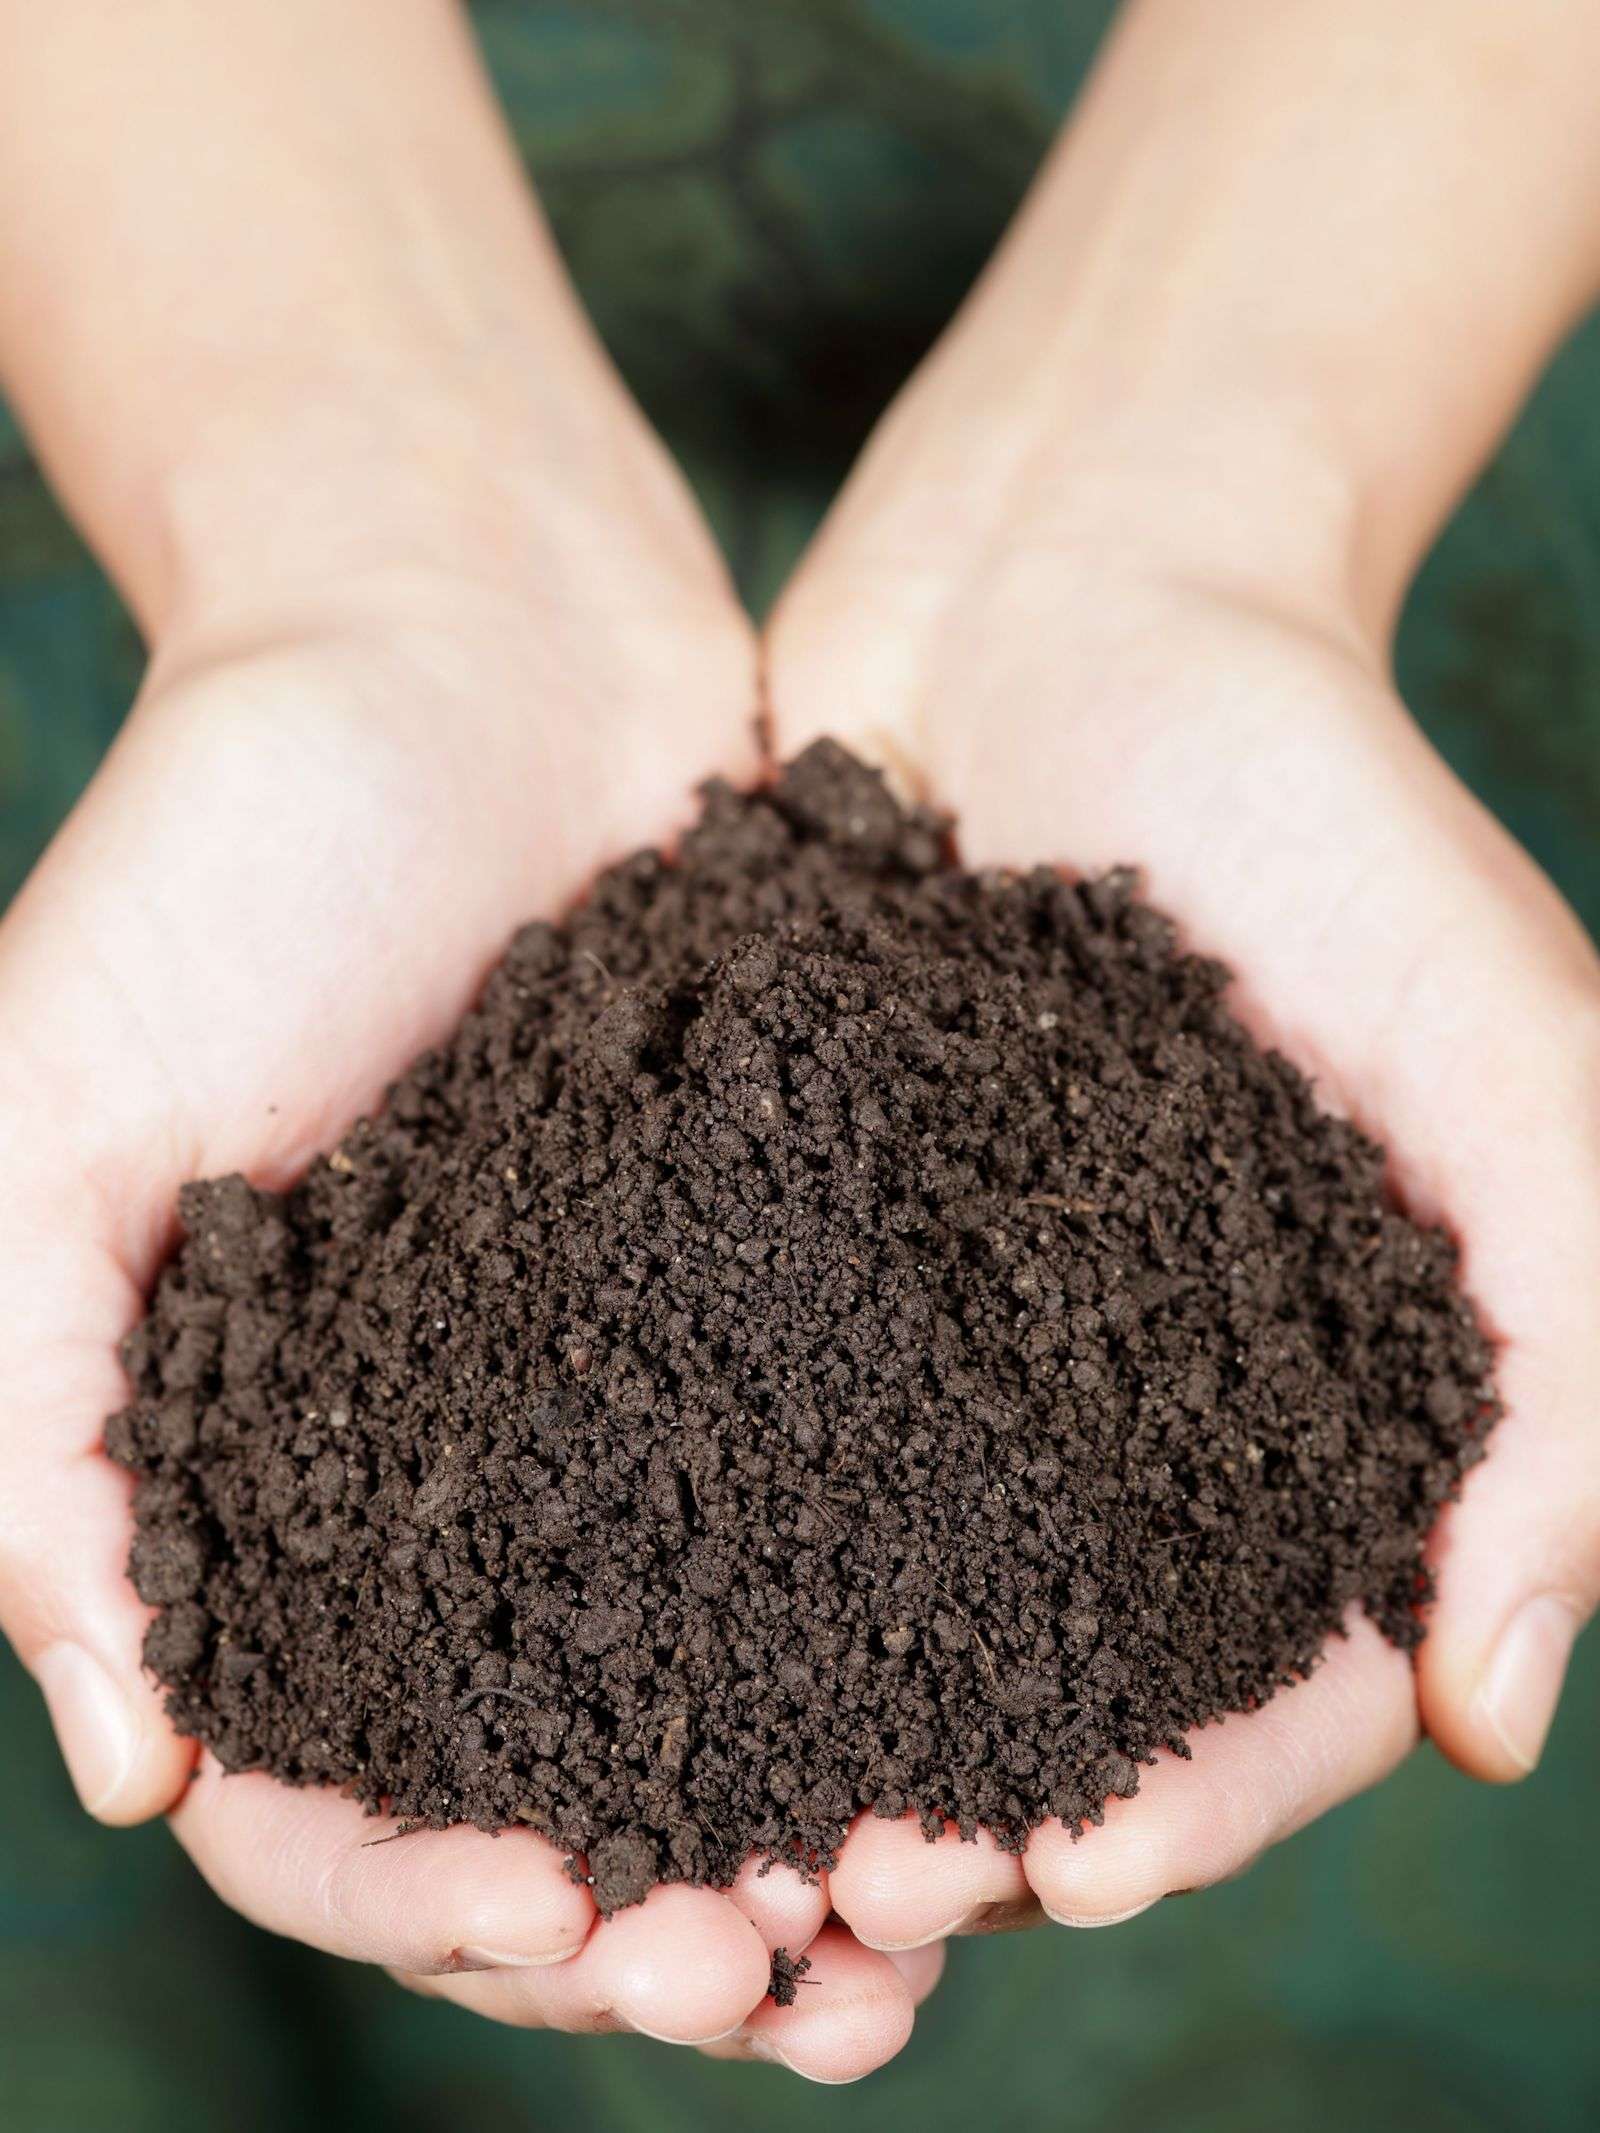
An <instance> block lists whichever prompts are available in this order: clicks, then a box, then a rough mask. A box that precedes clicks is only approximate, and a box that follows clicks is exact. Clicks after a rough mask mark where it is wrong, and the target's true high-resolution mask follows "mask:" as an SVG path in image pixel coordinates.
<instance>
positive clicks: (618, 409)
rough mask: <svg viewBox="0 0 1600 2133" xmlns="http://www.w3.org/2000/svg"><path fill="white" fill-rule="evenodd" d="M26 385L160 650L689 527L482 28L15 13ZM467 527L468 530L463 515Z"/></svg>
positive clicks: (1, 57)
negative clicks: (526, 536) (635, 520)
mask: <svg viewBox="0 0 1600 2133" xmlns="http://www.w3.org/2000/svg"><path fill="white" fill-rule="evenodd" d="M0 252H3V266H0V379H3V382H4V385H5V388H6V390H7V391H8V392H9V393H10V394H11V396H12V397H13V399H14V401H15V403H16V405H17V407H18V409H19V411H20V413H21V414H22V417H23V419H24V421H25V422H26V423H27V425H28V427H29V429H30V431H31V432H32V435H33V437H34V440H35V442H36V444H37V446H38V449H39V451H40V453H41V456H42V458H43V460H44V463H45V465H46V467H47V469H48V471H49V472H50V474H51V476H52V478H53V480H54V481H55V483H56V485H57V486H58V488H59V490H60V491H61V493H62V495H63V497H64V499H65V500H66V502H67V504H68V506H69V508H70V509H71V510H72V511H73V512H74V513H75V515H76V516H77V517H78V518H79V520H80V522H81V523H82V525H83V526H84V528H85V530H86V531H87V533H88V536H89V538H90V539H91V541H93V542H94V543H95V545H96V546H97V547H98V548H99V550H100V552H101V554H102V556H103V557H104V559H105V560H106V562H107V564H108V566H109V568H110V569H111V570H112V572H113V574H114V575H115V576H116V577H117V578H118V579H119V580H120V581H121V583H122V585H123V588H124V590H125V592H126V593H127V595H128V597H129V598H130V600H131V602H132V603H133V605H134V608H135V610H136V612H137V613H138V614H139V616H140V619H141V621H142V622H143V623H144V625H145V627H146V629H147V630H152V631H153V630H158V629H159V628H160V627H161V626H162V625H163V624H164V622H165V621H166V620H167V618H168V617H169V616H171V615H172V614H173V612H174V611H175V610H179V609H182V610H185V611H187V610H189V609H192V608H194V607H197V606H206V605H208V604H210V603H212V602H214V601H215V600H216V599H217V598H218V597H219V595H220V592H221V589H222V587H223V586H224V585H226V586H227V587H228V588H235V587H243V586H246V585H249V586H251V587H252V588H253V590H254V596H255V597H256V598H257V599H259V600H260V601H261V602H263V603H268V602H270V601H271V599H272V598H273V596H274V589H275V588H282V589H285V590H287V588H288V586H289V584H290V582H291V581H293V583H294V584H295V585H313V584H315V583H316V582H317V581H318V580H319V579H323V578H326V577H327V576H328V575H330V574H337V573H338V572H339V571H340V570H341V569H342V568H344V567H345V566H346V565H348V564H350V563H351V562H353V561H354V560H355V558H356V556H357V553H358V552H359V554H360V556H361V558H362V559H363V560H368V559H370V551H371V548H372V546H373V543H374V540H375V538H381V540H382V541H383V542H384V543H386V544H387V546H388V548H389V550H390V555H389V556H388V558H387V560H390V561H401V562H404V561H408V560H426V559H427V555H428V552H429V551H430V550H437V551H439V552H441V553H445V552H448V550H449V548H450V545H451V543H452V541H453V540H455V539H456V538H457V537H458V535H459V534H460V531H461V529H460V527H459V526H458V525H453V524H452V523H451V520H452V515H453V511H454V510H455V509H457V508H458V509H459V511H460V512H461V513H463V514H471V516H472V517H473V519H474V527H473V538H474V540H475V541H477V542H481V541H482V539H483V537H484V534H485V531H486V528H487V531H488V532H489V534H490V535H491V537H492V534H493V528H494V523H495V521H496V520H497V519H499V520H500V521H502V522H503V524H504V529H505V538H506V540H507V543H508V545H509V544H510V542H511V541H512V539H513V538H514V536H513V533H512V531H511V528H512V527H513V525H515V526H517V527H518V529H519V531H520V522H521V520H522V518H523V516H524V511H525V506H526V503H527V496H526V494H525V492H526V491H527V489H528V488H530V487H538V488H540V489H541V490H542V491H544V492H545V493H547V494H549V495H560V496H562V497H564V498H565V499H566V500H567V508H568V511H569V514H570V518H569V525H570V529H571V534H572V538H573V539H574V540H575V541H577V542H578V543H580V544H581V543H582V540H583V535H584V525H585V514H586V512H587V511H592V513H593V515H594V516H595V517H596V518H600V517H604V516H606V515H607V507H608V506H609V504H610V503H611V502H612V501H613V500H614V501H615V502H616V503H617V504H618V505H619V506H620V505H621V504H622V503H623V502H624V501H625V502H626V504H627V506H628V508H629V509H630V510H631V511H632V512H633V513H634V515H635V516H638V515H640V514H641V513H642V514H643V515H645V516H646V517H648V516H649V514H650V513H651V512H655V513H657V514H659V515H661V516H663V517H664V518H666V519H669V520H673V519H675V518H676V517H677V516H678V515H680V514H682V515H683V516H684V517H685V518H686V514H683V507H682V498H681V494H680V492H679V491H678V489H677V486H676V484H675V483H674V482H673V480H672V479H671V478H670V477H669V476H668V475H667V474H666V472H665V469H664V467H663V466H662V464H661V462H660V461H659V458H658V457H657V456H656V455H655V452H654V447H653V445H652V444H651V443H650V441H649V440H648V439H647V438H646V436H645V433H644V427H643V424H642V423H641V422H639V421H638V420H637V418H636V416H635V414H634V411H633V410H632V408H631V404H630V403H629V402H628V401H627V399H626V396H625V394H624V393H623V391H622V389H621V387H620V386H619V385H618V384H617V382H616V380H615V378H614V376H613V374H612V373H611V371H610V369H609V366H608V365H607V363H606V361H605V359H604V357H603V355H602V354H601V352H600V349H599V346H598V343H597V342H596V340H595V338H594V336H593V334H592V332H591V331H590V329H589V327H588V325H587V322H586V321H585V320H584V318H583V316H582V313H581V311H580V309H579V307H578V305H577V303H576V301H575V299H574V297H573V295H572V293H571V290H570V288H569V286H568V284H567V281H566V277H565V275H564V273H563V271H562V268H561V266H560V264H559V261H558V260H557V258H556V255H555V253H554V249H553V247H552V245H551V243H550V240H549V238H548V236H547V234H546V232H545V230H544V228H543V225H542V223H541V221H540V219H539V216H538V214H537V210H536V209H535V207H534V205H533V203H532V201H531V199H530V197H529V195H528V192H527V189H526V187H525V185H524V183H523V180H522V174H521V171H520V169H519V167H518V164H517V160H516V157H515V154H514V151H513V150H512V148H511V145H510V143H509V142H508V141H507V139H506V138H505V136H504V133H503V130H502V127H501V125H500V121H499V117H498V114H497V112H496V111H495V108H494V105H493V102H492V98H491V96H490V93H489V91H488V88H487V85H486V83H485V82H484V80H483V78H482V76H481V73H480V70H479V68H478V65H477V62H476V59H475V55H474V54H473V51H472V48H471V44H470V41H469V38H468V36H467V33H466V31H465V29H464V26H463V24H462V22H461V21H460V19H459V16H458V11H457V9H456V8H455V7H454V6H453V5H452V4H451V0H272V4H271V5H270V6H269V5H264V4H262V0H141V4H140V5H139V6H137V7H129V6H127V5H125V4H124V0H52V5H51V6H50V7H48V8H40V7H38V6H36V5H33V4H32V0H0ZM452 500H454V501H452Z"/></svg>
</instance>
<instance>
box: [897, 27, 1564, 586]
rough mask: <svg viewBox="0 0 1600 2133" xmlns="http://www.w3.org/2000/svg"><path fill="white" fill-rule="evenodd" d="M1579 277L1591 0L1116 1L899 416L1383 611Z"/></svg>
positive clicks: (1146, 525) (1528, 376) (1142, 532)
mask: <svg viewBox="0 0 1600 2133" xmlns="http://www.w3.org/2000/svg"><path fill="white" fill-rule="evenodd" d="M1597 286H1600V6H1597V5H1595V4H1594V0H1529V4H1527V5H1525V6H1519V7H1516V8H1507V7H1505V6H1503V5H1502V4H1501V0H1408V4H1407V5H1405V6H1402V7H1397V6H1395V5H1394V4H1393V0H1207V4H1206V5H1205V6H1203V7H1200V6H1196V5H1194V4H1193V0H1133V4H1132V5H1131V6H1130V8H1129V10H1128V13H1127V16H1126V18H1125V20H1124V21H1123V22H1122V24H1121V25H1120V27H1119V29H1118V31H1117V32H1116V34H1115V35H1114V37H1113V38H1112V40H1111V43H1110V45H1109V47H1108V49H1107V51H1106V54H1105V55H1104V57H1103V59H1102V61H1101V63H1100V66H1099V68H1098V70H1097V73H1096V75H1095V77H1094V79H1093V81H1092V83H1091V85H1090V87H1089V89H1088V91H1087V93H1086V95H1085V98H1084V101H1083V103H1082V106H1081V107H1080V109H1079V111H1078V113H1077V115H1076V116H1075V117H1074V119H1073V121H1072V123H1071V124H1070V126H1069V127H1068V129H1067V131H1066V133H1065V135H1064V137H1063V139H1062V141H1061V143H1060V144H1059V146H1058V148H1057V150H1056V152H1055V154H1054V156H1053V157H1052V159H1051V161H1050V163H1049V165H1048V166H1047V167H1046V170H1045V171H1044V173H1043V174H1042V176H1041V178H1040V180H1039V182H1038V184H1037V186H1036V188H1035V191H1034V193H1033V195H1032V197H1031V198H1030V201H1029V203H1028V205H1027V206H1026V208H1025V210H1024V212H1023V213H1022V215H1021V216H1020V217H1019V219H1018V222H1017V225H1016V227H1015V228H1014V230H1013V232H1012V234H1011V236H1010V238H1009V239H1008V241H1007V243H1006V244H1005V246H1004V247H1003V248H1002V250H1001V253H1000V254H999V256H998V258H997V260H996V262H995V263H994V265H993V266H992V267H991V269H990V271H989V273H988V275H987V276H986V277H985V278H984V281H983V282H982V283H981V284H980V287H979V290H978V292H977V293H976V295H975V297H974V299H973V301H972V303H971V304H970V305H969V307H968V310H967V312H966V314H965V315H964V316H963V319H962V321H961V322H960V324H959V325H958V327H957V328H956V330H955V332H954V333H953V334H952V335H951V336H950V337H949V339H948V340H947V342H946V344H945V346H944V348H943V349H942V351H941V353H940V355H939V356H938V357H937V358H936V359H935V361H934V363H933V364H932V365H931V366H930V370H929V373H928V375H927V376H926V378H925V379H924V380H923V381H922V384H921V385H920V386H919V388H918V395H917V397H918V398H919V399H920V400H921V402H922V412H923V413H924V414H926V415H927V416H928V417H929V420H928V421H927V423H926V424H925V425H923V424H922V423H920V422H918V423H915V424H912V425H910V433H907V432H905V431H903V433H902V437H901V445H902V446H903V447H904V448H905V449H906V450H907V451H909V450H910V449H912V448H913V436H914V434H915V432H916V431H917V430H925V433H926V434H927V435H928V436H929V437H932V436H934V435H936V434H937V433H938V432H939V431H940V430H941V429H947V430H952V431H953V430H954V429H955V428H957V427H960V426H961V425H962V420H963V418H962V416H961V415H960V413H959V410H960V409H961V408H963V407H965V408H971V407H972V406H973V404H974V402H975V401H976V400H980V399H981V401H982V403H983V406H984V409H985V414H984V416H983V418H982V420H981V422H980V423H979V424H978V425H977V427H978V429H979V430H981V431H984V432H989V433H992V435H993V437H994V438H996V439H998V440H999V449H998V450H989V448H988V446H987V445H985V447H984V449H985V450H986V451H988V459H989V466H990V469H991V471H990V472H989V473H987V474H982V475H980V474H978V473H976V472H975V471H973V468H972V466H970V465H969V466H967V467H960V468H958V467H955V466H953V465H951V466H947V467H946V468H945V470H944V475H945V477H946V478H947V479H949V480H951V481H953V482H954V483H955V484H956V486H958V487H959V488H961V489H962V491H963V494H964V496H965V499H966V501H967V502H968V503H969V504H971V505H972V506H973V507H974V508H976V509H979V510H982V509H985V508H994V509H997V510H998V509H1002V508H1003V509H1014V508H1015V506H1016V489H1017V485H1018V483H1019V481H1020V482H1023V483H1024V484H1025V485H1026V486H1027V488H1028V491H1029V495H1030V497H1031V498H1032V499H1034V500H1039V499H1048V497H1049V496H1051V495H1052V494H1054V495H1056V496H1061V497H1067V496H1070V497H1071V498H1072V499H1073V500H1074V501H1073V508H1074V509H1082V506H1083V503H1084V500H1085V499H1086V498H1093V499H1094V505H1093V509H1094V510H1098V509H1099V508H1100V505H1101V503H1102V502H1103V501H1106V500H1108V499H1109V498H1110V497H1111V495H1112V493H1113V492H1114V494H1115V499H1116V506H1117V508H1118V509H1119V510H1122V511H1124V512H1131V513H1132V514H1133V515H1134V517H1133V522H1132V523H1130V525H1129V528H1128V532H1129V538H1130V540H1133V541H1138V542H1147V541H1151V540H1154V541H1159V540H1160V539H1161V538H1163V537H1164V533H1165V532H1166V531H1169V530H1171V528H1172V526H1173V525H1174V523H1175V520H1176V519H1178V518H1182V517H1183V516H1184V515H1185V514H1189V515H1190V516H1191V517H1192V521H1193V523H1192V524H1185V525H1183V526H1182V527H1181V529H1180V532H1181V537H1182V538H1183V539H1184V540H1186V541H1187V542H1189V544H1190V546H1191V547H1192V546H1193V544H1194V540H1195V539H1196V538H1198V539H1199V540H1200V541H1202V542H1203V544H1204V545H1205V547H1206V548H1207V550H1208V551H1209V552H1211V553H1213V554H1214V555H1215V556H1216V558H1217V561H1218V565H1219V568H1231V567H1235V566H1237V567H1238V568H1240V569H1241V570H1250V569H1253V568H1254V567H1255V566H1256V564H1257V562H1258V561H1259V560H1260V558H1259V557H1258V556H1257V554H1256V553H1255V544H1259V543H1260V542H1261V541H1262V540H1263V539H1267V540H1269V541H1270V542H1271V544H1272V548H1273V556H1272V558H1271V560H1272V565H1273V567H1274V568H1275V569H1278V570H1283V569H1286V568H1292V569H1296V570H1304V571H1305V572H1307V573H1311V572H1321V573H1324V574H1326V573H1328V572H1329V571H1330V570H1331V571H1342V572H1344V573H1346V574H1347V575H1348V576H1349V577H1350V578H1351V579H1352V581H1353V582H1352V585H1351V598H1352V600H1353V602H1354V604H1355V605H1356V607H1357V608H1358V609H1359V610H1360V611H1361V612H1362V613H1363V614H1364V615H1366V616H1367V617H1368V618H1370V619H1372V620H1374V621H1375V622H1378V623H1380V624H1381V623H1382V622H1386V621H1387V619H1388V617H1389V616H1390V615H1391V614H1392V611H1393V609H1394V607H1395V605H1396V604H1397V602H1398V599H1399V597H1400V594H1401V592H1402V590H1403V587H1404V584H1405V581H1406V579H1407V577H1408V576H1409V573H1410V571H1411V570H1412V568H1413V567H1414V565H1415V563H1416V561H1417V559H1418V557H1419V556H1420V554H1421V553H1422V552H1423V550H1424V549H1425V547H1426V545H1427V543H1428V542H1429V540H1430V539H1431V538H1432V536H1433V534H1434V533H1435V531H1436V530H1437V527H1438V525H1439V523H1440V521H1441V520H1442V518H1443V517H1444V515H1445V514H1446V513H1447V512H1448V510H1449V509H1450V508H1451V506H1452V504H1453V502H1454V501H1455V499H1456V498H1457V496H1458V495H1459V493H1460V491H1461V489H1462V488H1463V486H1464V485H1465V484H1466V483H1467V482H1468V481H1469V480H1470V478H1471V476H1472V474H1473V473H1474V472H1475V470H1476V468H1477V467H1478V465H1479V464H1480V462H1481V460H1482V459H1483V457H1484V456H1485V454H1486V453H1487V452H1488V451H1489V450H1490V449H1491V448H1492V446H1493V444H1494V442H1495V440H1496V438H1497V437H1498V436H1499V434H1500V432H1501V431H1502V429H1503V428H1504V426H1505V425H1506V423H1507V422H1508V421H1509V420H1510V418H1511V416H1512V415H1513V413H1514V412H1515V410H1516V408H1517V406H1518V404H1519V402H1520V400H1521V399H1522V397H1523V395H1524V394H1525V393H1526V391H1527V390H1528V388H1529V386H1530V384H1531V382H1532V381H1533V379H1534V378H1535V377H1536V375H1537V373H1538V371H1539V369H1540V367H1541V366H1542V364H1543V363H1544V362H1545V360H1546V359H1547V357H1548V355H1549V353H1550V352H1551V350H1552V349H1553V347H1554V346H1555V344H1556V343H1557V342H1558V341H1559V339H1560V338H1561V336H1562V335H1563V334H1564V333H1565V332H1566V331H1567V330H1568V329H1569V328H1570V326H1571V325H1572V323H1573V322H1574V321H1575V319H1576V318H1577V317H1578V316H1579V315H1580V314H1581V312H1582V311H1583V309H1584V308H1585V307H1586V305H1587V304H1588V303H1589V302H1590V301H1591V300H1592V298H1593V296H1594V294H1595V292H1596V289H1597ZM941 402H942V403H943V406H942V407H941V404H940V403H941ZM966 427H967V428H968V430H969V432H970V431H971V430H972V429H973V424H972V423H971V422H970V420H968V421H967V422H966ZM947 448H948V449H951V450H953V449H954V447H953V446H951V447H947ZM888 449H889V450H890V451H892V450H893V449H894V445H893V439H892V438H891V441H890V446H889V447H888ZM1002 462H1003V463H1004V468H1005V471H1004V473H1003V476H1001V475H997V474H996V473H995V472H994V471H993V469H994V468H996V467H998V466H1000V465H1001V463H1002ZM1140 469H1143V472H1142V473H1141V472H1140ZM1002 487H1003V488H1004V490H1005V494H1006V499H1007V501H1006V503H1005V504H1004V505H1003V506H1002V505H1001V504H1000V502H999V498H1000V493H1001V489H1002ZM1091 515H1092V513H1091ZM1163 521H1165V522H1166V524H1165V526H1164V525H1163V523H1162V522H1163Z"/></svg>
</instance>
